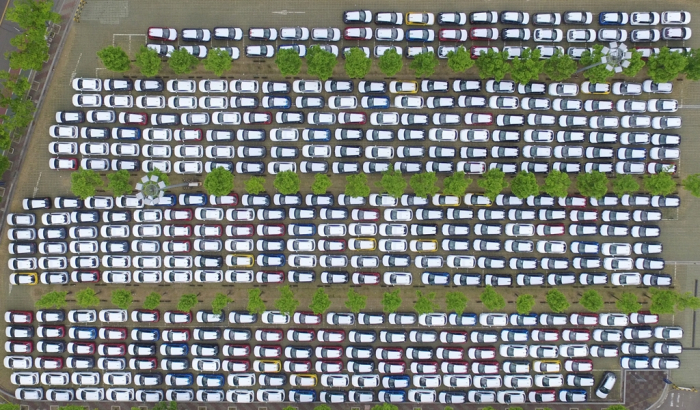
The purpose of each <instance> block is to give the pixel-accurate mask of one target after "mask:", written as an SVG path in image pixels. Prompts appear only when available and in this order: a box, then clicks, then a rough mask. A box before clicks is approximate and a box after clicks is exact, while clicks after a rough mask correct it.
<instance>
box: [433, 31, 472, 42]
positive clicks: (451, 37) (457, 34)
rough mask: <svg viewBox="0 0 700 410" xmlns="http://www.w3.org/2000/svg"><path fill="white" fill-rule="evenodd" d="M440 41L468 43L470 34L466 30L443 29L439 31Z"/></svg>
mask: <svg viewBox="0 0 700 410" xmlns="http://www.w3.org/2000/svg"><path fill="white" fill-rule="evenodd" d="M438 38H439V39H440V41H467V40H468V39H469V34H468V33H467V30H465V29H457V28H443V29H441V30H440V31H438Z"/></svg>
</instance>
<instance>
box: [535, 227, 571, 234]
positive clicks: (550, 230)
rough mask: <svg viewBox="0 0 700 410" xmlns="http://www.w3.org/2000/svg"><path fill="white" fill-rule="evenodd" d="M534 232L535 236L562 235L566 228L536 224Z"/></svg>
mask: <svg viewBox="0 0 700 410" xmlns="http://www.w3.org/2000/svg"><path fill="white" fill-rule="evenodd" d="M536 231H537V236H550V235H564V233H565V232H566V228H565V227H564V224H538V225H537V227H536Z"/></svg>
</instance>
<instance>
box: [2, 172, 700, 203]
mask: <svg viewBox="0 0 700 410" xmlns="http://www.w3.org/2000/svg"><path fill="white" fill-rule="evenodd" d="M0 175H2V172H0ZM683 188H685V189H687V190H688V191H689V192H690V194H691V195H692V196H695V197H700V174H692V175H688V176H687V177H686V178H685V179H684V180H683Z"/></svg>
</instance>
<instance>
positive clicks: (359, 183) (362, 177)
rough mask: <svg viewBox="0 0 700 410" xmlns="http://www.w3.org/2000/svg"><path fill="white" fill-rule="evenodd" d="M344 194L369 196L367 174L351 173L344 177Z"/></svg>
mask: <svg viewBox="0 0 700 410" xmlns="http://www.w3.org/2000/svg"><path fill="white" fill-rule="evenodd" d="M345 181H346V183H345V195H347V196H352V197H362V198H366V197H368V196H369V185H367V174H365V173H361V174H353V175H348V176H346V177H345Z"/></svg>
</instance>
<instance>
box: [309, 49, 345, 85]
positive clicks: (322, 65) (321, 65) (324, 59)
mask: <svg viewBox="0 0 700 410" xmlns="http://www.w3.org/2000/svg"><path fill="white" fill-rule="evenodd" d="M336 64H338V59H337V58H336V57H335V55H333V53H331V52H329V51H326V50H324V49H322V48H321V47H319V46H311V47H309V51H308V52H307V53H306V71H307V72H308V73H309V75H315V76H317V77H318V78H319V79H321V80H322V81H326V80H327V79H329V78H331V76H332V75H333V69H334V68H335V66H336Z"/></svg>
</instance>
